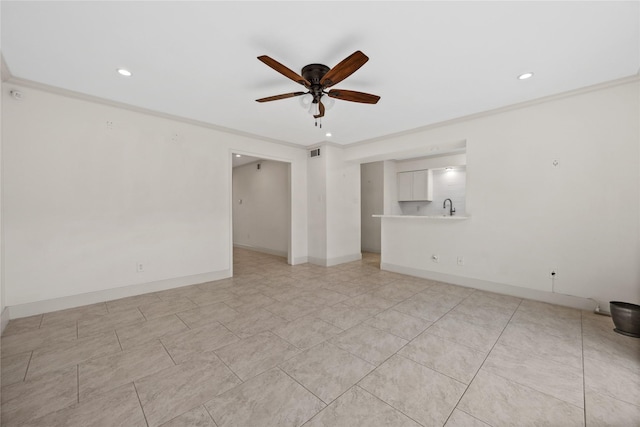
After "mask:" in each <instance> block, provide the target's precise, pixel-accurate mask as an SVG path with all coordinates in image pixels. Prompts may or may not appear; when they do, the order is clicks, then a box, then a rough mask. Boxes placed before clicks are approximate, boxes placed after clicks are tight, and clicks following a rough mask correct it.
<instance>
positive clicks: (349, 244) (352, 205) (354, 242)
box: [325, 146, 362, 265]
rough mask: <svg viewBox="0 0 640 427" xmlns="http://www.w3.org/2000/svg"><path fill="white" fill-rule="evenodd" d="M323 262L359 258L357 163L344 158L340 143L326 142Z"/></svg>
mask: <svg viewBox="0 0 640 427" xmlns="http://www.w3.org/2000/svg"><path fill="white" fill-rule="evenodd" d="M325 153H326V158H327V262H328V265H335V264H340V263H343V262H349V261H354V260H357V259H361V258H362V255H361V253H360V234H361V229H360V164H359V163H356V162H345V161H344V149H343V148H342V147H334V146H326V147H325Z"/></svg>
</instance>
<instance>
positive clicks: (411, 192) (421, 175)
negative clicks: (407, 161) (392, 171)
mask: <svg viewBox="0 0 640 427" xmlns="http://www.w3.org/2000/svg"><path fill="white" fill-rule="evenodd" d="M431 175H432V173H431V170H428V169H426V170H419V171H409V172H398V201H399V202H416V201H427V202H430V201H431V200H432V199H433V182H432V179H431Z"/></svg>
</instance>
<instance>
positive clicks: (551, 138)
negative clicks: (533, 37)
mask: <svg viewBox="0 0 640 427" xmlns="http://www.w3.org/2000/svg"><path fill="white" fill-rule="evenodd" d="M639 86H640V84H639V83H638V80H637V79H636V80H635V81H632V82H626V83H622V84H614V85H611V86H610V87H604V88H600V89H597V90H590V91H583V92H581V93H574V94H571V95H567V96H558V97H554V98H553V99H549V100H546V101H545V102H539V103H532V104H530V105H525V106H520V107H519V108H513V109H510V110H506V111H501V112H498V113H495V114H491V115H484V116H480V117H476V118H471V119H468V120H460V121H456V122H453V123H449V124H445V125H442V126H439V127H431V128H428V129H425V130H423V131H419V132H415V133H408V134H404V135H400V136H396V137H393V138H388V139H385V140H380V141H376V142H372V143H369V144H361V145H357V146H353V147H350V148H347V149H346V150H345V154H346V159H347V160H354V161H357V160H358V159H371V158H373V157H377V158H382V157H384V156H387V157H388V158H394V156H395V152H396V151H410V150H418V149H420V150H424V151H427V150H428V149H429V147H433V146H437V145H439V144H443V143H446V142H448V141H462V140H466V141H467V207H466V208H467V209H466V210H467V214H469V215H470V216H471V218H470V219H469V220H464V221H454V222H450V221H436V220H431V221H429V220H424V219H420V220H414V221H410V220H407V219H399V220H391V219H385V220H383V234H382V261H383V263H385V264H386V265H387V266H398V267H401V268H403V269H405V271H412V272H414V273H415V274H426V275H431V276H435V275H440V276H439V277H447V278H449V279H452V280H456V278H457V279H460V280H461V281H463V282H464V280H462V279H474V280H478V281H485V282H490V283H496V284H505V285H510V286H513V287H516V288H522V289H530V290H536V291H542V292H551V291H552V290H553V291H555V292H556V293H563V294H569V295H575V296H579V297H584V298H595V299H597V300H598V301H600V302H601V303H602V304H603V308H606V307H607V302H608V301H609V300H614V299H617V300H624V301H629V302H634V303H638V302H640V272H639V269H638V264H639V262H638V260H639V259H640V239H639V233H640V230H639V223H638V217H639V215H640V212H639V210H640V209H639V200H640V198H639V197H638V194H639V187H640V165H639V162H638V158H639V149H640V147H639V146H640V144H639V140H640V132H639V129H638V127H639V125H638V122H639V120H638V117H640V115H639V114H640V111H639V110H640V109H639V105H638V104H639V99H640V96H639V95H640V87H639ZM554 161H557V162H558V166H554V164H553V163H554ZM603 206H605V207H607V208H606V209H602V207H603ZM434 253H437V254H439V255H440V259H441V262H440V263H439V264H435V263H433V262H431V261H430V256H431V255H432V254H434ZM458 255H461V256H464V265H463V266H459V265H457V263H456V257H457V256H458ZM551 268H556V269H557V270H558V277H557V279H556V280H555V283H553V284H552V281H551V279H549V271H550V269H551ZM443 275H444V276H443Z"/></svg>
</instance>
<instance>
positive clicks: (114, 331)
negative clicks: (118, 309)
mask: <svg viewBox="0 0 640 427" xmlns="http://www.w3.org/2000/svg"><path fill="white" fill-rule="evenodd" d="M113 333H114V334H116V339H117V340H118V345H119V346H120V351H124V348H122V343H121V342H120V337H119V336H118V330H117V329H114V330H113Z"/></svg>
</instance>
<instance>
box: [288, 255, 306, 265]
mask: <svg viewBox="0 0 640 427" xmlns="http://www.w3.org/2000/svg"><path fill="white" fill-rule="evenodd" d="M307 262H309V257H306V256H299V257H297V258H294V259H293V261H292V262H291V265H298V264H305V263H307Z"/></svg>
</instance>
